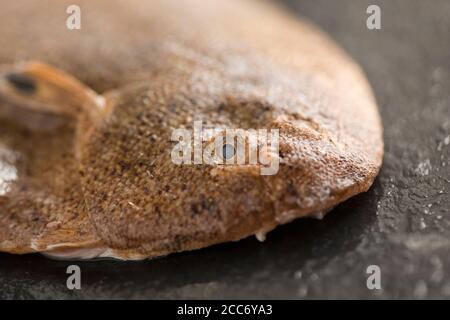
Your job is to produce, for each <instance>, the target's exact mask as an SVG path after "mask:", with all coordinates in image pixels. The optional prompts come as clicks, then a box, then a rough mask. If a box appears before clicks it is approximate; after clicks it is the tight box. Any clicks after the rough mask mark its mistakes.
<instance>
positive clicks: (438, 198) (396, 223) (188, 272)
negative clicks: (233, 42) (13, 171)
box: [0, 0, 450, 299]
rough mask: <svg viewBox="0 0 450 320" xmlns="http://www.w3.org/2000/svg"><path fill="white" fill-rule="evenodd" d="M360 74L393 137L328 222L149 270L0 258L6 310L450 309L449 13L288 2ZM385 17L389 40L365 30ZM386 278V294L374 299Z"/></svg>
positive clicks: (421, 6)
mask: <svg viewBox="0 0 450 320" xmlns="http://www.w3.org/2000/svg"><path fill="white" fill-rule="evenodd" d="M284 2H285V3H286V4H287V5H288V7H289V8H290V9H291V10H292V11H293V12H296V13H301V14H302V15H303V16H305V17H307V18H309V19H310V20H312V21H314V22H316V23H317V24H319V25H320V26H321V27H322V28H323V29H325V30H326V31H328V32H329V33H330V34H331V36H332V37H333V38H335V39H336V40H337V41H338V42H339V43H340V44H341V45H342V46H343V47H344V48H346V49H347V51H348V52H349V53H350V54H351V55H352V56H353V57H354V58H355V59H356V60H357V61H359V63H360V64H361V65H362V66H363V68H364V69H365V71H366V73H367V75H368V78H369V80H370V82H371V83H372V85H373V88H374V91H375V94H376V97H377V100H378V102H379V105H380V109H381V114H382V117H383V123H384V127H385V144H386V155H385V163H384V166H383V169H382V172H381V174H380V176H379V178H378V179H377V181H376V182H375V184H374V187H373V188H372V189H371V190H370V191H369V192H367V193H365V194H363V195H360V196H358V197H356V198H353V199H351V200H350V201H347V202H346V203H344V204H343V205H341V206H339V207H338V208H336V209H335V210H333V211H332V212H331V213H330V214H329V215H328V216H327V217H326V218H325V219H324V220H322V221H316V220H302V221H296V222H294V223H291V224H289V225H286V226H284V227H281V228H279V229H277V230H276V231H274V232H273V233H271V234H269V236H268V239H267V240H266V242H265V243H264V244H261V243H259V242H257V241H256V240H255V239H253V238H252V239H247V240H244V241H241V242H239V243H232V244H225V245H219V246H215V247H212V248H208V249H204V250H199V251H195V252H190V253H183V254H178V255H172V256H169V257H167V258H164V259H158V260H153V261H145V262H137V263H124V262H117V261H96V262H77V263H76V264H78V265H79V266H80V267H81V270H82V289H81V290H77V291H69V290H68V289H67V288H66V276H67V275H66V268H67V266H68V265H70V264H71V263H68V262H60V261H52V260H48V259H46V258H44V257H41V256H39V255H28V256H11V255H6V254H0V288H1V290H0V298H4V299H5V298H6V299H12V298H40V299H48V298H58V299H64V298H93V299H99V298H100V299H101V298H106V299H107V298H136V299H142V298H294V299H295V298H344V299H346V298H375V299H377V298H450V255H449V253H450V212H449V208H450V90H449V89H450V37H449V30H450V2H449V1H446V0H434V1H432V2H431V1H422V0H390V1H376V0H371V1H365V0H364V1H361V0H339V1H335V0H298V1H295V0H292V1H287V0H286V1H284ZM369 4H378V5H379V6H380V7H381V9H382V29H381V30H379V31H370V30H368V29H367V28H366V27H365V20H366V17H367V15H366V13H365V12H366V8H367V6H368V5H369ZM369 265H378V266H379V267H380V268H381V284H382V290H374V291H370V290H368V289H367V287H366V278H367V274H366V268H367V266H369Z"/></svg>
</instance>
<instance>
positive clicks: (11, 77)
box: [6, 73, 37, 93]
mask: <svg viewBox="0 0 450 320" xmlns="http://www.w3.org/2000/svg"><path fill="white" fill-rule="evenodd" d="M6 79H7V80H8V82H9V83H10V84H11V85H12V86H13V87H14V88H16V89H17V90H19V91H21V92H25V93H34V92H35V91H36V89H37V88H36V83H35V81H34V80H33V79H31V78H30V77H28V76H26V75H23V74H19V73H10V74H8V75H6Z"/></svg>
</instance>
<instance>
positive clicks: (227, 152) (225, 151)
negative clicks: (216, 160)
mask: <svg viewBox="0 0 450 320" xmlns="http://www.w3.org/2000/svg"><path fill="white" fill-rule="evenodd" d="M235 153H236V150H235V149H234V146H232V145H231V144H225V145H223V147H222V158H224V159H227V160H228V159H231V158H233V157H234V155H235Z"/></svg>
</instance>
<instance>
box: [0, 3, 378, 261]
mask: <svg viewBox="0 0 450 320" xmlns="http://www.w3.org/2000/svg"><path fill="white" fill-rule="evenodd" d="M74 2H76V3H77V4H79V5H80V7H81V8H82V29H81V30H68V29H67V28H66V24H65V19H66V17H67V16H66V15H61V14H60V13H61V12H65V8H66V7H67V6H68V5H69V4H73V3H74ZM2 9H5V10H1V11H0V48H1V50H0V65H2V66H3V68H2V69H0V72H1V70H3V69H4V70H15V69H14V68H15V67H14V66H15V65H17V64H18V62H20V61H27V60H33V61H39V62H40V63H42V64H43V66H44V67H42V68H41V67H38V69H39V68H41V69H39V70H38V71H36V72H34V73H33V72H29V73H28V74H27V76H29V78H30V79H31V80H32V81H34V82H35V83H37V84H38V85H37V90H36V92H34V93H32V94H29V93H27V94H24V97H23V98H24V99H22V97H20V96H18V97H16V98H17V99H10V98H11V97H10V96H9V95H8V93H4V94H3V95H2V93H1V90H0V103H1V104H2V107H1V108H0V118H1V123H2V125H1V127H0V250H2V251H6V252H12V253H28V252H45V253H46V254H48V255H51V256H55V257H61V258H93V257H114V258H119V259H144V258H151V257H156V256H162V255H166V254H169V253H173V252H179V251H185V250H193V249H198V248H202V247H206V246H209V245H213V244H216V243H222V242H227V241H236V240H239V239H242V238H245V237H248V236H250V235H255V234H256V235H257V236H258V238H260V239H262V238H264V235H265V234H266V233H267V232H268V231H270V230H272V229H273V228H275V227H276V226H277V225H280V224H283V223H287V222H289V221H292V220H293V219H295V218H299V217H307V216H311V215H318V214H319V215H320V214H322V213H325V212H327V211H329V210H330V209H331V208H333V207H334V206H335V205H337V204H338V203H340V202H342V201H344V200H346V199H348V198H349V197H351V196H353V195H356V194H358V193H361V192H364V191H366V190H367V189H368V188H369V187H370V185H371V184H372V182H373V180H374V178H375V177H376V175H377V173H378V171H379V168H380V166H381V161H382V155H383V141H382V127H381V122H380V118H379V115H378V111H377V106H376V103H375V100H374V97H373V94H372V92H371V89H370V86H369V85H368V83H367V80H366V79H365V76H364V74H363V73H362V71H361V70H360V68H359V67H358V65H357V64H355V63H354V62H353V61H352V60H351V59H350V58H349V57H348V56H347V55H346V54H345V53H344V52H343V51H342V50H341V49H340V48H339V47H338V46H337V45H336V44H334V42H333V41H332V40H331V39H329V38H328V37H327V36H326V35H325V34H323V33H322V32H321V31H319V30H318V29H317V28H316V27H314V26H312V25H310V24H309V23H307V22H303V21H299V20H298V19H297V18H294V17H291V16H290V15H289V14H287V13H286V12H284V11H282V10H279V9H278V8H277V7H275V6H274V5H272V4H270V3H266V2H265V1H237V0H231V1H230V0H215V1H203V0H183V1H175V0H159V1H156V0H154V1H139V0H133V1H118V0H117V1H115V0H113V1H111V0H108V1H50V0H45V1H39V3H38V2H36V1H21V2H11V3H6V4H2ZM25 21H26V23H25ZM3 26H8V27H7V28H6V27H3ZM36 39H39V41H37V40H36ZM12 40H14V41H12ZM45 66H49V69H48V70H53V68H54V69H55V70H60V71H61V72H60V73H58V72H59V71H56V72H54V73H53V72H52V71H48V72H47V71H45V72H44V71H42V70H47V69H46V67H45ZM59 77H61V79H62V82H63V83H70V85H69V84H68V85H64V86H63V85H59V84H58V83H57V82H56V81H53V80H51V81H50V80H49V81H47V80H48V79H49V78H51V79H55V78H58V79H59ZM72 78H73V79H77V80H76V81H80V85H78V83H77V82H76V81H75V80H74V81H72V80H70V81H69V80H68V79H72ZM66 80H67V81H66ZM42 83H45V86H44V85H40V84H42ZM72 84H73V85H72ZM81 84H83V86H85V87H83V86H82V85H81ZM42 87H45V88H48V90H55V92H56V91H58V90H60V91H58V92H57V93H55V94H52V95H50V98H51V99H52V100H51V103H47V104H46V102H48V101H50V100H46V99H50V98H48V97H49V95H48V94H47V95H45V96H44V95H42V92H40V91H39V90H40V89H39V88H42ZM82 88H86V89H85V90H86V92H87V91H89V94H87V93H86V94H81V93H80V94H78V93H79V92H81V91H82V90H84V89H82ZM77 90H78V91H77ZM90 90H92V92H96V93H95V94H98V97H95V99H92V101H94V100H95V102H91V104H89V103H88V102H87V101H88V100H89V99H90V98H89V99H88V98H85V96H86V97H87V96H89V97H91V96H94V95H95V94H94V93H92V94H91V91H90ZM75 91H76V92H77V94H75V93H74V92H75ZM18 95H19V94H18ZM81 96H83V98H79V97H81ZM77 97H78V98H77ZM99 99H101V100H99ZM22 101H24V102H23V103H22ZM89 101H91V100H89ZM98 101H101V108H100V107H99V104H98ZM21 104H22V105H21ZM52 104H53V105H54V107H51V105H52ZM78 104H80V105H83V106H84V107H80V108H78V107H77V106H78ZM30 106H34V108H30ZM69 107H70V108H69ZM97 107H99V108H100V109H101V110H100V109H99V110H100V111H99V112H98V113H95V114H94V115H91V114H89V115H86V113H89V112H90V111H89V110H91V109H95V108H97ZM89 108H91V109H89ZM86 110H88V111H86ZM195 121H202V123H203V124H204V126H205V127H228V128H242V129H278V130H279V135H280V145H279V155H278V157H279V162H280V167H279V171H278V173H277V174H275V175H271V176H262V175H261V174H260V171H259V170H258V169H259V168H258V167H257V166H246V165H243V166H207V165H176V164H174V163H173V161H171V150H172V148H173V142H171V134H172V132H173V130H174V129H178V128H186V129H192V125H193V124H194V122H195ZM80 128H82V129H80ZM300 245H301V244H299V246H300Z"/></svg>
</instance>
